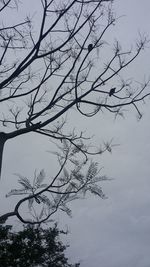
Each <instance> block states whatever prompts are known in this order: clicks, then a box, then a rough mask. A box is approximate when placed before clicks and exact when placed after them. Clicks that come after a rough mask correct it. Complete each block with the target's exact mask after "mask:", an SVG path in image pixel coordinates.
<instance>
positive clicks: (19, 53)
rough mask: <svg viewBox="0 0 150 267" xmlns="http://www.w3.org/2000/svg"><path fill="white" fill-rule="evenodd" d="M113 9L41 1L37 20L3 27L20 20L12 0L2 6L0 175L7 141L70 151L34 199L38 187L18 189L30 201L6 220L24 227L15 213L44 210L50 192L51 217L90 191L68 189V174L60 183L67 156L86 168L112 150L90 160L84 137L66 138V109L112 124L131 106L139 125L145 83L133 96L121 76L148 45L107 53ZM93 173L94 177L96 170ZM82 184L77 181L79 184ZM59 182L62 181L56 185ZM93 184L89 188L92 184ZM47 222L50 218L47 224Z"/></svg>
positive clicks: (102, 3) (96, 3)
mask: <svg viewBox="0 0 150 267" xmlns="http://www.w3.org/2000/svg"><path fill="white" fill-rule="evenodd" d="M112 2H113V1H111V0H63V1H62V0H39V1H36V5H33V14H35V13H36V12H37V15H34V16H33V17H29V16H28V17H26V18H25V19H24V20H22V21H19V22H16V24H13V23H11V20H10V21H9V20H7V24H6V23H5V18H6V17H7V12H8V14H9V10H10V9H11V10H12V12H17V10H18V9H19V6H17V1H16V2H15V1H14V0H2V1H0V13H1V14H2V18H4V22H2V23H1V28H0V47H1V56H0V68H1V70H0V75H1V82H0V102H1V106H0V122H1V128H2V130H1V132H0V169H1V165H2V154H3V147H4V145H5V143H6V141H7V140H9V139H12V138H15V137H17V136H19V135H23V134H26V133H29V132H34V133H35V134H41V135H43V136H45V137H46V136H48V137H50V138H51V139H53V140H55V141H58V142H60V144H62V147H63V148H64V146H67V148H66V150H67V154H65V155H64V156H63V157H62V158H61V159H60V155H58V159H59V163H60V170H59V173H58V174H57V175H56V177H55V178H53V179H52V182H51V183H49V184H48V185H47V186H45V187H44V189H41V191H38V192H37V193H36V192H35V191H34V190H33V188H34V186H35V185H32V186H31V184H30V185H29V184H28V186H29V188H26V189H25V188H24V189H23V188H22V189H21V190H25V191H22V192H23V193H27V194H28V196H27V197H26V198H24V199H22V200H20V201H19V202H18V204H17V206H16V207H15V210H14V211H13V212H12V213H9V214H7V216H5V218H6V217H9V216H14V215H16V216H18V218H20V219H21V220H22V221H23V222H25V220H24V219H23V218H22V217H21V215H20V214H19V211H18V209H19V207H20V205H21V203H23V202H24V201H29V202H30V204H31V202H33V200H35V201H37V202H44V201H45V200H44V197H43V196H42V194H43V193H45V192H46V193H48V192H50V193H52V196H53V194H54V193H55V192H54V188H55V187H56V189H57V190H56V191H57V196H59V198H58V199H59V200H58V202H57V201H56V203H55V205H52V206H53V208H52V213H53V211H56V210H57V208H58V206H61V205H63V203H64V202H65V201H64V202H63V201H62V199H63V198H65V197H64V196H63V195H66V196H67V197H69V196H70V194H75V195H76V194H77V193H78V192H81V191H82V192H83V190H82V189H83V187H85V191H86V189H87V188H88V189H89V187H86V185H87V184H88V183H89V181H88V178H87V177H86V175H85V176H84V179H83V177H82V179H81V180H80V182H79V184H76V183H75V184H76V185H73V184H71V183H72V180H71V178H70V177H72V176H71V175H73V174H72V173H73V170H72V171H71V173H70V175H68V174H65V177H66V178H65V179H66V180H65V181H64V180H63V179H62V181H61V183H60V179H61V177H60V176H61V175H60V173H61V171H64V167H65V164H66V161H68V160H70V156H69V155H70V154H69V153H72V154H71V155H72V156H73V155H74V154H76V153H79V152H80V153H82V154H83V156H84V157H85V161H84V162H85V163H87V162H88V161H87V159H88V156H89V155H92V154H101V153H102V152H103V151H105V150H111V147H110V144H106V146H105V147H104V148H102V149H100V150H98V151H96V152H91V151H89V147H88V145H85V144H84V142H85V137H84V136H83V133H81V134H80V135H79V136H78V135H77V134H75V132H72V134H66V133H65V131H64V124H65V119H64V115H65V114H66V113H67V112H68V111H69V110H70V109H71V108H74V109H75V110H76V111H77V112H78V113H79V115H81V116H85V117H92V116H94V115H95V114H97V113H98V112H99V113H100V112H102V111H105V110H107V111H109V112H112V113H114V114H115V116H117V115H122V108H123V107H124V106H132V107H133V108H135V109H136V111H137V113H138V115H139V117H141V112H140V110H139V107H138V103H139V102H141V101H142V100H144V98H146V97H147V96H148V95H149V94H150V93H149V91H148V86H147V85H148V83H149V80H148V81H146V82H145V83H144V84H142V85H141V87H140V88H136V90H135V88H134V87H133V86H132V83H131V82H129V81H126V80H124V79H123V77H122V76H121V75H122V74H123V70H124V69H125V68H126V67H128V65H129V64H130V63H132V62H133V61H134V60H135V59H136V57H137V56H138V55H139V54H140V52H141V51H142V50H143V49H144V48H145V45H146V44H147V42H148V40H147V37H146V36H143V37H141V36H140V38H139V40H138V41H137V43H136V44H135V47H134V49H129V50H127V51H123V49H122V47H121V45H120V44H119V42H118V41H115V43H114V45H113V46H112V47H111V48H110V47H109V48H108V45H107V44H108V43H107V41H106V40H105V34H106V32H109V30H111V27H112V26H113V25H114V24H115V22H116V20H117V18H116V17H115V15H114V14H113V11H112ZM37 3H38V4H37ZM36 6H37V7H36ZM9 23H10V24H9ZM101 55H104V56H101ZM114 86H115V87H114ZM6 127H7V130H5V128H6ZM62 159H64V162H63V161H62ZM82 163H83V162H82ZM87 164H88V163H87ZM91 164H93V163H91ZM75 165H76V167H75V173H76V172H77V170H76V168H77V167H78V168H79V170H81V166H80V163H79V162H74V166H75ZM85 165H86V164H85ZM90 166H91V165H90ZM90 166H89V167H88V168H91V167H90ZM92 166H93V167H92V168H93V169H94V170H95V177H96V176H97V167H96V166H94V165H92ZM82 167H83V164H82ZM88 170H89V169H88ZM38 177H41V174H40V176H37V179H41V178H38ZM42 177H43V176H42ZM58 177H59V179H57V178H58ZM73 177H74V176H73ZM79 177H80V175H79ZM79 177H78V175H76V179H77V180H78V179H79ZM92 177H93V176H92ZM80 178H81V177H80ZM73 179H74V178H73ZM56 180H57V182H58V180H59V183H58V184H57V185H56V184H55V182H56ZM26 182H27V180H26ZM76 182H77V181H76ZM90 183H93V180H92V179H91V180H90ZM95 183H96V181H95ZM69 186H71V187H69ZM88 186H89V184H88ZM68 187H69V189H68ZM61 189H62V191H61ZM30 190H31V192H30V193H29V191H30ZM38 190H39V188H38ZM59 190H60V194H59V193H58V191H59ZM92 190H93V189H91V191H92ZM51 191H52V192H51ZM13 193H15V192H14V191H13ZM102 195H103V194H102ZM102 195H101V194H100V196H102ZM60 196H61V197H60ZM42 197H43V198H42ZM54 199H55V198H54ZM50 205H51V204H50ZM49 216H50V213H48V214H47V215H46V217H45V218H49ZM2 217H3V216H2Z"/></svg>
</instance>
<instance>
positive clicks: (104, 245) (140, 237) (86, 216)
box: [0, 0, 150, 267]
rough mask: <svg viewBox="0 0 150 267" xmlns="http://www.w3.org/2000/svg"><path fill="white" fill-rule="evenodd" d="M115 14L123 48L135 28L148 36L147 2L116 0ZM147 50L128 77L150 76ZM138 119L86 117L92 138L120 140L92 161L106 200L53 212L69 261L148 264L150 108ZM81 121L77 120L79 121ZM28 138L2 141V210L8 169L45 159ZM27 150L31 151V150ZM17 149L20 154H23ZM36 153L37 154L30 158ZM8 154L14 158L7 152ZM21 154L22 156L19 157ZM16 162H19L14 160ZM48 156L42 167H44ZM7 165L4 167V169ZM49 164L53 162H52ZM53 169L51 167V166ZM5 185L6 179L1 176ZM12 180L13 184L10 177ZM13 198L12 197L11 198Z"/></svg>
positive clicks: (38, 142) (94, 265)
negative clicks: (65, 231) (64, 231)
mask: <svg viewBox="0 0 150 267" xmlns="http://www.w3.org/2000/svg"><path fill="white" fill-rule="evenodd" d="M114 10H115V11H116V13H117V15H118V16H119V15H125V16H123V17H122V18H121V19H120V20H119V21H118V24H117V25H116V27H115V30H114V38H118V39H120V41H121V42H122V44H123V45H124V46H127V45H129V44H131V43H134V41H135V40H136V37H137V35H138V32H139V31H140V32H144V33H147V34H149V36H150V29H149V25H150V17H149V11H150V1H149V0H143V1H138V0H126V1H124V0H115V1H114ZM149 60H150V48H149V49H147V50H146V51H145V52H143V53H142V55H141V56H140V58H139V59H137V61H136V63H134V64H133V65H131V67H130V68H129V72H130V74H129V76H130V75H131V77H135V80H137V81H141V80H144V77H148V76H150V63H149ZM143 113H144V116H143V118H142V120H141V121H140V122H138V121H137V119H136V114H135V112H134V111H133V112H132V113H131V112H126V118H125V119H122V118H119V119H118V120H116V121H114V119H113V117H112V116H110V115H109V114H105V115H104V116H103V117H102V114H101V115H100V116H96V117H95V118H94V119H93V118H92V120H85V123H84V128H85V129H86V130H87V132H89V133H90V134H93V131H94V134H95V136H96V137H95V138H96V140H97V142H100V141H107V140H110V139H111V138H112V137H113V138H114V142H115V143H118V144H120V146H117V147H116V148H114V151H113V153H112V154H109V153H106V154H105V155H102V156H101V157H100V158H97V160H98V161H99V162H100V165H101V166H103V167H104V172H105V173H106V174H107V175H108V176H109V177H111V178H114V180H112V181H109V182H105V183H103V190H104V192H105V193H106V195H107V196H108V199H107V200H100V199H97V198H95V197H93V196H91V197H89V198H86V199H85V200H81V201H76V202H74V203H73V204H72V205H71V208H72V210H73V218H72V219H70V218H68V217H66V216H64V215H62V214H59V215H57V220H58V221H59V226H60V227H65V226H66V225H68V228H69V230H70V234H69V235H68V236H67V241H68V243H69V244H70V248H69V249H68V256H69V258H70V260H71V261H75V262H76V261H80V262H81V267H120V266H121V267H134V266H136V267H149V266H150V253H149V250H150V163H149V159H150V126H149V121H150V108H149V102H148V101H147V105H145V106H144V107H143ZM78 123H79V125H80V124H82V125H83V118H82V121H81V122H80V121H79V122H78ZM28 140H29V139H28V136H23V137H18V138H17V147H16V140H11V142H10V143H9V142H8V144H6V147H5V153H4V161H3V178H2V181H1V188H2V191H3V193H2V194H1V197H0V200H1V202H0V206H1V210H2V211H6V209H8V206H9V208H10V209H11V207H13V204H14V203H15V202H13V201H9V200H6V202H5V203H6V204H4V196H5V194H6V193H7V192H8V191H9V190H10V189H11V188H12V187H14V180H13V176H12V173H14V172H18V173H23V171H22V170H24V171H25V174H27V173H28V174H29V175H32V174H33V172H34V169H35V166H39V165H40V163H41V157H42V158H44V157H45V151H47V142H46V141H44V140H43V139H42V138H41V139H40V138H39V137H34V139H32V143H30V146H28V147H26V148H24V144H25V142H26V141H28ZM31 149H32V153H31ZM22 150H23V151H24V153H22ZM35 152H36V157H35ZM12 153H13V156H12ZM20 155H21V159H20ZM18 162H19V164H18ZM48 165H49V157H48V156H47V157H45V160H44V162H43V164H42V167H44V168H47V166H48ZM8 166H9V168H8ZM51 166H54V164H53V162H51ZM52 171H53V170H52ZM8 178H9V183H8V182H7V183H6V182H5V181H6V180H7V181H8ZM11 179H12V182H10V180H11ZM14 200H15V199H14Z"/></svg>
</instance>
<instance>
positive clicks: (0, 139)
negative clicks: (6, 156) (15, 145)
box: [0, 132, 7, 177]
mask: <svg viewBox="0 0 150 267" xmlns="http://www.w3.org/2000/svg"><path fill="white" fill-rule="evenodd" d="M6 140H7V134H5V133H3V132H0V177H1V170H2V158H3V148H4V144H5V142H6Z"/></svg>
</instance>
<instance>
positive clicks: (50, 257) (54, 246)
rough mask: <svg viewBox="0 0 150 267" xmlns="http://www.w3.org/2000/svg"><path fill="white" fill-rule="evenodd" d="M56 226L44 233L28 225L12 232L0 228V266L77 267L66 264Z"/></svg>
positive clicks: (76, 265)
mask: <svg viewBox="0 0 150 267" xmlns="http://www.w3.org/2000/svg"><path fill="white" fill-rule="evenodd" d="M61 234H67V232H64V231H60V230H59V229H58V227H57V224H55V226H54V227H53V228H48V229H43V228H41V227H35V226H31V225H26V226H23V230H20V231H18V232H14V231H12V226H10V225H6V226H3V225H0V264H1V265H0V266H1V267H10V266H11V267H34V266H43V267H79V266H80V264H79V263H76V264H70V263H68V258H67V257H66V256H65V254H64V253H65V250H66V249H67V247H68V245H63V243H62V242H61V241H60V235H61Z"/></svg>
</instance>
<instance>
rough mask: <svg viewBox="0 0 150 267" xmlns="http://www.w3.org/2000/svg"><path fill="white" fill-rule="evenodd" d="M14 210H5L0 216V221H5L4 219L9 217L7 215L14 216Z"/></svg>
mask: <svg viewBox="0 0 150 267" xmlns="http://www.w3.org/2000/svg"><path fill="white" fill-rule="evenodd" d="M16 215H17V214H16V212H15V211H12V212H7V213H5V214H4V215H2V216H0V223H5V222H6V220H7V219H8V218H9V217H12V216H16Z"/></svg>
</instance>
